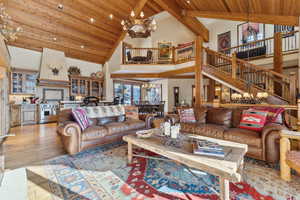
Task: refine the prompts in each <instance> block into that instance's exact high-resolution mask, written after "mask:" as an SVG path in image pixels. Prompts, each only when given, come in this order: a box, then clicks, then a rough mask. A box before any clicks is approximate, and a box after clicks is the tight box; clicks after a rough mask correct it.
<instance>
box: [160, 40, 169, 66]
mask: <svg viewBox="0 0 300 200" xmlns="http://www.w3.org/2000/svg"><path fill="white" fill-rule="evenodd" d="M171 55H172V42H159V43H158V60H159V62H170V61H171Z"/></svg>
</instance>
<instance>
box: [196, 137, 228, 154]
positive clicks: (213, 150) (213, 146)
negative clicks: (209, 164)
mask: <svg viewBox="0 0 300 200" xmlns="http://www.w3.org/2000/svg"><path fill="white" fill-rule="evenodd" d="M193 153H194V154H197V155H203V156H214V157H219V158H224V157H225V151H224V147H223V146H221V145H219V144H218V143H215V142H210V141H207V140H197V141H194V144H193Z"/></svg>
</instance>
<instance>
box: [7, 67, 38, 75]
mask: <svg viewBox="0 0 300 200" xmlns="http://www.w3.org/2000/svg"><path fill="white" fill-rule="evenodd" d="M11 72H19V73H31V74H32V73H39V71H38V70H32V69H22V68H15V67H12V68H11Z"/></svg>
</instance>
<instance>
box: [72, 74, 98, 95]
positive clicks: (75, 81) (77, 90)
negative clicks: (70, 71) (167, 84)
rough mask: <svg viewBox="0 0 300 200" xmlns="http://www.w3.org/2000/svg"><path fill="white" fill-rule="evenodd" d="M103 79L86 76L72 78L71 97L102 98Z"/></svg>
mask: <svg viewBox="0 0 300 200" xmlns="http://www.w3.org/2000/svg"><path fill="white" fill-rule="evenodd" d="M103 81H104V80H103V79H100V78H95V77H86V76H70V82H71V88H70V95H71V96H82V97H86V96H96V97H99V98H102V96H103V94H102V90H103Z"/></svg>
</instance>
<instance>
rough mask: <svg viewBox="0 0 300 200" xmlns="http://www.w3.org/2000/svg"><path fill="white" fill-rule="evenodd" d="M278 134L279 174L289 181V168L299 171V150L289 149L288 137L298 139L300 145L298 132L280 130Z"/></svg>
mask: <svg viewBox="0 0 300 200" xmlns="http://www.w3.org/2000/svg"><path fill="white" fill-rule="evenodd" d="M280 136H281V139H280V175H281V178H282V179H283V180H285V181H291V168H292V169H294V170H296V171H297V172H298V173H300V151H291V142H290V139H296V140H299V145H300V132H295V131H288V130H282V131H281V132H280Z"/></svg>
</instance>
